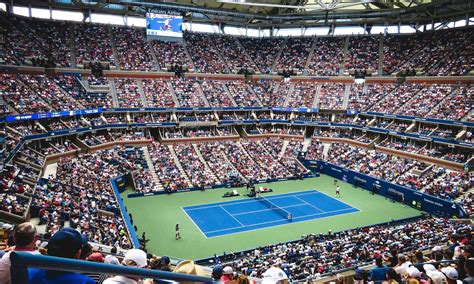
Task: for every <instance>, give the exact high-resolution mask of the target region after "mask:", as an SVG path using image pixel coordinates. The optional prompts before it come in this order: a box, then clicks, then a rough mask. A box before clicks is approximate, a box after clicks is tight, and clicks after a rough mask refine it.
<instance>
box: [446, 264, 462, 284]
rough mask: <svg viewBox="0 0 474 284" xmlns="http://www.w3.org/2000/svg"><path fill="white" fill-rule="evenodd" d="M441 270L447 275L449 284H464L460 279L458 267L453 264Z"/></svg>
mask: <svg viewBox="0 0 474 284" xmlns="http://www.w3.org/2000/svg"><path fill="white" fill-rule="evenodd" d="M441 272H443V274H444V275H445V276H446V279H447V280H448V284H462V281H461V280H458V277H459V274H458V271H457V270H456V268H454V267H452V266H447V267H443V268H441Z"/></svg>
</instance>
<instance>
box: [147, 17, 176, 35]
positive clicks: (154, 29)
mask: <svg viewBox="0 0 474 284" xmlns="http://www.w3.org/2000/svg"><path fill="white" fill-rule="evenodd" d="M182 25H183V16H181V15H171V14H158V13H150V12H149V13H146V35H147V37H159V38H166V37H169V38H182V37H183V29H182Z"/></svg>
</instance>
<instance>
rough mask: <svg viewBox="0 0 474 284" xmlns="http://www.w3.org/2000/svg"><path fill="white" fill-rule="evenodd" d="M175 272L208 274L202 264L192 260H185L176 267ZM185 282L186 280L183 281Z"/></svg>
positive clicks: (198, 274)
mask: <svg viewBox="0 0 474 284" xmlns="http://www.w3.org/2000/svg"><path fill="white" fill-rule="evenodd" d="M173 272H176V273H183V274H191V275H197V276H207V274H206V272H205V271H204V269H203V268H202V267H201V266H200V265H196V264H195V263H194V262H193V261H192V260H183V261H181V262H180V263H178V265H177V266H176V267H175V268H174V270H173ZM182 283H184V282H182Z"/></svg>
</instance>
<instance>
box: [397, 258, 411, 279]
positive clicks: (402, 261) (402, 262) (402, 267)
mask: <svg viewBox="0 0 474 284" xmlns="http://www.w3.org/2000/svg"><path fill="white" fill-rule="evenodd" d="M397 258H398V264H397V266H395V271H396V272H397V273H398V275H400V276H403V274H404V273H405V271H406V270H407V268H408V267H410V265H411V262H410V261H408V260H407V259H406V257H405V255H403V254H399V255H398V257H397Z"/></svg>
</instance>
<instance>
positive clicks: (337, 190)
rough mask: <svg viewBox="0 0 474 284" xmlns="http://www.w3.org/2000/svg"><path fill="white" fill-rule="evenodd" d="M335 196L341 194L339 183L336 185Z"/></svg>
mask: <svg viewBox="0 0 474 284" xmlns="http://www.w3.org/2000/svg"><path fill="white" fill-rule="evenodd" d="M336 196H337V197H340V196H341V188H340V187H339V185H336Z"/></svg>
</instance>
